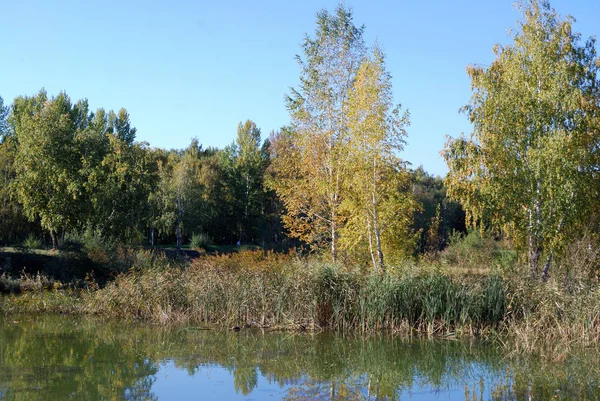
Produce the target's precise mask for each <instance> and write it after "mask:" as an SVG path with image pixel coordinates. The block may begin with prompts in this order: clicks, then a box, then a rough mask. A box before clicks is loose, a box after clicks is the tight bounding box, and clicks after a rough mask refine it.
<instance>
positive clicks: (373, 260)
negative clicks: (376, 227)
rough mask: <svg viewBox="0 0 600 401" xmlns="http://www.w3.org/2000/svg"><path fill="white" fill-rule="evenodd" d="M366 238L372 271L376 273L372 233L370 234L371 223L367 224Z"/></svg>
mask: <svg viewBox="0 0 600 401" xmlns="http://www.w3.org/2000/svg"><path fill="white" fill-rule="evenodd" d="M367 229H368V237H369V252H370V253H371V261H372V262H373V269H375V271H377V260H375V250H374V249H373V233H372V232H371V223H370V222H367Z"/></svg>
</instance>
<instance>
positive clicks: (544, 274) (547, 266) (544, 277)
mask: <svg viewBox="0 0 600 401" xmlns="http://www.w3.org/2000/svg"><path fill="white" fill-rule="evenodd" d="M551 262H552V253H550V255H548V259H546V263H545V264H544V270H543V271H542V280H544V281H546V280H547V279H548V271H549V270H550V263H551Z"/></svg>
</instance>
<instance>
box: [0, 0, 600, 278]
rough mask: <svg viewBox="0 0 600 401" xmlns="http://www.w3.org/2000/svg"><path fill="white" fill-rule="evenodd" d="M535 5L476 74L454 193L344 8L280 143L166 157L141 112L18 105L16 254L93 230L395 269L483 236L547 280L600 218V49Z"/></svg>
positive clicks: (1, 148)
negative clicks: (414, 136)
mask: <svg viewBox="0 0 600 401" xmlns="http://www.w3.org/2000/svg"><path fill="white" fill-rule="evenodd" d="M519 7H520V10H521V13H522V19H521V21H519V23H518V25H517V29H516V30H515V31H514V32H513V33H512V36H511V39H512V44H509V45H506V46H500V45H496V46H495V47H494V52H495V54H496V58H495V60H494V61H493V63H492V64H491V65H490V66H487V67H482V66H478V65H473V66H469V67H468V68H467V72H468V74H469V76H470V77H471V81H472V85H471V87H472V97H471V100H470V101H469V103H468V104H467V105H466V106H465V107H464V108H463V109H462V111H463V112H464V113H465V114H467V116H468V118H469V119H470V121H471V123H472V124H473V127H474V130H473V132H472V134H471V135H470V137H467V136H464V135H462V136H460V137H458V138H448V140H447V143H446V146H445V148H444V149H443V150H442V155H443V157H444V159H445V160H446V162H447V164H448V168H449V173H448V175H447V177H446V179H445V181H444V182H442V180H441V179H439V178H436V177H432V176H430V175H429V174H427V173H426V172H425V171H423V169H422V168H418V169H416V170H413V169H412V168H411V164H410V163H409V162H407V161H405V160H403V159H402V158H401V157H400V154H401V152H402V150H403V148H404V146H405V144H406V140H407V129H408V127H409V125H410V114H409V113H408V111H407V110H404V109H403V108H402V107H401V106H400V105H399V104H397V103H395V102H394V99H393V94H392V83H391V75H390V73H389V72H388V70H387V67H386V63H385V54H384V52H383V51H382V49H381V48H380V47H379V46H378V45H375V46H370V47H369V46H367V45H366V43H365V41H364V38H363V34H364V29H365V28H364V27H363V26H360V27H357V26H356V25H355V24H354V22H353V15H352V12H351V10H350V9H348V8H346V7H344V6H343V5H340V6H338V7H337V8H336V10H335V12H334V13H329V12H327V11H325V10H324V11H321V12H319V13H318V14H317V18H316V29H315V32H314V34H313V35H306V37H305V39H304V41H303V43H302V51H303V54H302V55H299V56H297V60H298V63H299V66H300V80H299V84H298V85H297V86H296V87H293V88H291V90H290V93H289V94H288V95H287V96H286V106H287V108H288V110H289V112H290V124H289V125H288V126H285V127H282V128H281V129H279V130H277V131H274V132H271V133H270V135H269V136H268V138H267V139H265V140H264V141H263V140H262V139H261V131H260V129H259V128H258V127H257V126H256V124H254V123H253V122H252V121H250V120H249V121H246V122H242V123H240V124H239V126H238V132H237V138H236V139H235V141H234V142H233V143H232V144H231V145H230V146H227V147H225V148H224V149H215V148H203V147H202V145H201V144H199V143H198V141H197V140H195V139H194V140H192V142H191V144H190V145H189V147H187V148H186V149H183V150H164V149H156V148H152V147H150V146H149V145H148V144H145V143H139V142H136V141H135V137H136V130H135V128H133V126H132V125H131V122H130V118H129V115H128V113H127V111H126V110H125V109H121V110H120V111H119V112H117V113H115V112H112V111H109V112H106V111H104V110H103V109H99V110H96V111H95V112H92V111H90V110H89V107H88V103H87V101H86V100H79V101H77V102H75V103H72V102H71V100H70V99H69V97H68V96H67V95H66V94H65V93H60V94H59V95H57V96H55V97H49V96H48V95H47V93H46V92H44V91H43V90H42V91H40V92H39V93H38V94H37V95H34V96H30V97H18V98H17V99H15V100H14V102H13V103H12V104H11V105H10V107H5V106H2V113H1V114H0V128H1V130H2V133H1V135H2V136H1V140H0V141H1V142H0V166H1V167H2V177H1V179H2V186H1V187H0V197H1V198H0V200H1V202H2V203H1V205H0V207H1V209H0V211H1V212H0V217H1V220H0V224H1V225H2V226H1V235H2V237H1V239H2V240H3V241H4V242H5V243H6V242H10V241H11V238H12V237H16V236H18V235H21V236H22V235H23V233H26V232H30V231H31V230H35V227H39V228H41V229H43V230H45V232H47V233H48V235H49V236H50V237H51V239H52V244H53V246H54V247H56V246H58V243H59V242H60V237H61V236H63V237H64V235H65V233H68V232H70V231H73V230H82V229H92V230H97V231H98V232H100V233H102V235H106V236H110V237H113V238H118V239H120V240H123V241H125V242H129V243H142V242H144V241H145V242H146V243H150V244H155V243H156V242H157V241H160V242H168V241H174V242H176V243H177V246H179V247H180V246H181V245H182V244H183V243H184V242H185V241H186V240H187V239H188V238H189V237H190V236H191V235H192V234H194V233H196V234H198V233H203V234H205V235H207V236H208V237H210V238H211V239H212V240H213V241H214V242H215V243H217V244H235V243H252V244H257V245H261V246H263V247H274V246H280V247H286V246H297V245H304V246H306V247H307V248H310V249H313V250H327V252H328V253H329V254H330V256H331V258H332V260H334V261H335V260H338V259H343V258H352V260H361V261H363V262H364V263H368V264H370V265H372V266H373V268H374V269H376V270H379V271H384V270H385V269H386V266H387V265H389V264H394V263H396V262H397V261H399V260H402V259H404V258H406V257H409V256H411V255H414V254H416V253H423V252H432V251H433V252H436V251H438V250H440V249H442V248H443V247H444V246H445V245H446V243H447V241H448V237H449V236H450V234H451V232H452V231H454V230H459V231H464V230H465V227H466V226H470V227H474V228H479V229H481V230H487V231H490V232H492V234H493V235H495V236H499V237H503V238H505V239H507V240H509V241H510V242H511V243H512V244H513V245H514V246H515V248H516V249H518V250H521V251H523V252H522V254H524V255H526V257H525V258H526V259H527V260H528V262H529V265H530V267H531V271H532V274H533V275H534V276H537V275H538V271H539V270H540V267H539V265H540V261H541V260H542V258H543V259H544V263H543V265H544V267H543V268H542V272H541V274H542V276H543V277H546V276H547V275H548V271H549V267H550V264H551V262H552V260H553V258H556V257H559V256H560V255H561V254H562V253H563V252H564V250H565V249H566V247H567V246H568V245H569V243H571V242H572V241H573V238H576V237H577V234H578V233H579V232H581V231H582V230H583V229H584V228H585V227H586V226H587V227H589V226H590V224H589V223H590V221H594V220H593V219H590V216H592V217H594V216H596V215H597V212H598V207H597V205H596V202H595V200H596V199H598V193H597V192H598V188H600V185H598V184H599V182H598V178H599V174H598V172H599V170H600V169H599V168H598V166H599V165H600V164H599V160H600V159H599V157H600V136H599V135H598V129H599V127H600V112H599V111H600V100H599V99H600V92H599V91H600V85H599V84H600V82H598V69H599V68H600V62H599V61H598V58H597V55H596V48H595V41H594V39H593V38H591V39H589V40H587V41H586V42H585V43H583V44H581V43H580V42H581V35H579V34H577V33H574V32H573V31H572V23H573V19H572V18H570V17H567V18H563V17H561V16H560V15H559V14H557V13H556V11H555V10H554V9H553V8H552V7H551V6H550V4H549V3H548V2H547V1H543V0H529V1H525V2H523V3H520V6H519ZM446 185H447V192H448V196H446ZM463 210H464V212H463ZM465 212H466V215H465ZM594 230H596V231H597V229H595V227H592V231H594ZM11 236H12V237H11Z"/></svg>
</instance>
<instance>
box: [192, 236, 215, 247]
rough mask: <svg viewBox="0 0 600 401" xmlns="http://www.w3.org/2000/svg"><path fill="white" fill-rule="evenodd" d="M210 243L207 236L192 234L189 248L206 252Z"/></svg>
mask: <svg viewBox="0 0 600 401" xmlns="http://www.w3.org/2000/svg"><path fill="white" fill-rule="evenodd" d="M212 244H213V243H212V241H211V239H210V237H209V236H208V234H206V233H200V234H192V238H191V240H190V248H192V249H196V250H200V249H204V250H208V248H209V247H210V246H211V245H212Z"/></svg>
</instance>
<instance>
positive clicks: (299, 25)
mask: <svg viewBox="0 0 600 401" xmlns="http://www.w3.org/2000/svg"><path fill="white" fill-rule="evenodd" d="M337 4H338V1H337V0H318V1H317V0H306V1H281V0H279V1H275V0H272V1H271V0H269V1H262V0H255V1H181V0H171V1H164V0H162V1H154V0H151V1H142V0H131V1H130V0H121V1H112V0H108V1H95V0H91V1H81V0H72V1H66V0H54V1H47V0H35V1H30V0H20V1H12V2H9V1H4V2H1V3H0V37H1V38H2V40H1V41H0V60H1V62H0V96H2V97H3V98H4V99H5V102H10V101H12V99H14V97H16V96H18V95H31V94H34V93H36V92H37V91H38V90H39V89H40V88H42V87H45V88H46V90H47V91H48V92H49V93H50V94H56V93H58V92H59V91H61V90H65V91H66V92H67V93H68V94H69V95H70V96H71V99H72V100H74V101H75V100H77V99H79V98H87V99H88V100H89V102H90V105H91V107H92V108H93V109H95V108H98V107H104V108H105V109H118V108H120V107H125V108H126V109H127V110H128V111H129V113H130V115H131V118H132V122H133V124H134V125H135V126H136V127H137V128H138V140H141V141H147V142H149V143H150V144H151V145H152V146H156V147H165V148H182V147H185V146H187V145H188V144H189V142H190V139H191V138H193V137H198V139H199V140H200V142H201V143H202V144H203V145H205V146H216V147H223V146H225V145H227V144H229V143H231V142H232V141H233V139H234V138H235V135H236V128H237V124H238V123H239V122H240V121H243V120H246V119H251V120H253V121H255V122H256V123H257V125H258V126H259V127H260V128H261V129H262V133H263V137H266V136H267V135H268V133H269V132H270V131H271V130H273V129H277V128H279V127H280V126H282V125H284V124H286V123H288V122H289V115H288V112H287V110H286V108H285V104H284V101H283V99H284V95H285V94H286V93H287V92H288V91H289V87H290V86H296V85H297V83H298V77H299V73H300V69H299V67H298V65H297V63H296V61H295V60H294V56H295V55H296V54H298V53H300V52H301V49H300V43H301V41H302V39H303V37H304V34H305V33H309V34H311V33H312V32H314V28H315V14H316V12H317V11H319V10H320V9H322V8H326V9H328V10H330V11H333V10H334V8H335V7H336V5H337ZM345 4H346V5H347V6H350V7H352V9H353V11H354V20H355V23H356V25H361V24H364V25H365V26H366V36H365V38H366V41H367V43H368V44H372V43H373V41H375V40H377V41H378V42H379V43H380V44H381V45H382V46H383V48H384V49H385V51H386V54H387V67H388V70H389V71H390V72H391V74H392V76H393V81H392V82H393V86H394V95H395V100H396V102H397V103H401V104H402V105H403V106H404V107H405V108H408V109H409V111H410V112H411V126H410V127H409V129H408V143H409V144H408V146H407V148H406V150H405V151H404V153H403V154H402V157H403V158H404V159H406V160H408V161H410V162H411V163H412V164H413V166H414V167H416V166H419V165H423V166H424V167H425V169H426V170H427V171H429V172H431V173H434V174H439V175H444V174H445V173H446V167H445V164H444V162H443V160H442V159H441V157H440V156H439V152H440V150H441V149H442V147H443V144H444V138H445V136H446V135H451V136H456V135H459V134H460V133H461V132H470V130H471V127H470V125H469V124H468V122H467V118H466V116H464V115H461V114H459V113H458V110H459V108H460V107H461V106H462V105H464V104H465V103H466V102H467V101H468V99H469V97H470V83H469V79H468V77H467V75H466V73H465V67H466V66H467V65H468V64H471V63H477V64H484V65H485V64H489V63H490V62H491V61H492V60H493V53H492V47H493V45H494V44H495V43H507V41H508V38H507V29H508V28H511V27H514V26H515V23H516V21H517V19H519V14H518V12H517V11H516V10H515V9H514V8H513V6H512V4H513V1H512V0H493V1H491V0H490V1H481V0H455V1H448V0H445V1H444V0H430V1H428V2H420V1H398V0H390V1H387V0H386V1H383V0H370V1H366V0H362V1H358V0H346V1H345ZM552 5H553V6H554V8H556V9H557V11H558V12H559V13H561V14H562V15H566V14H571V15H573V16H574V17H575V18H576V19H577V22H576V24H575V30H576V31H579V32H581V33H582V34H583V37H584V38H587V37H589V36H591V35H597V34H599V33H600V32H599V31H600V24H598V21H600V1H596V0H555V1H553V2H552Z"/></svg>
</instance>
